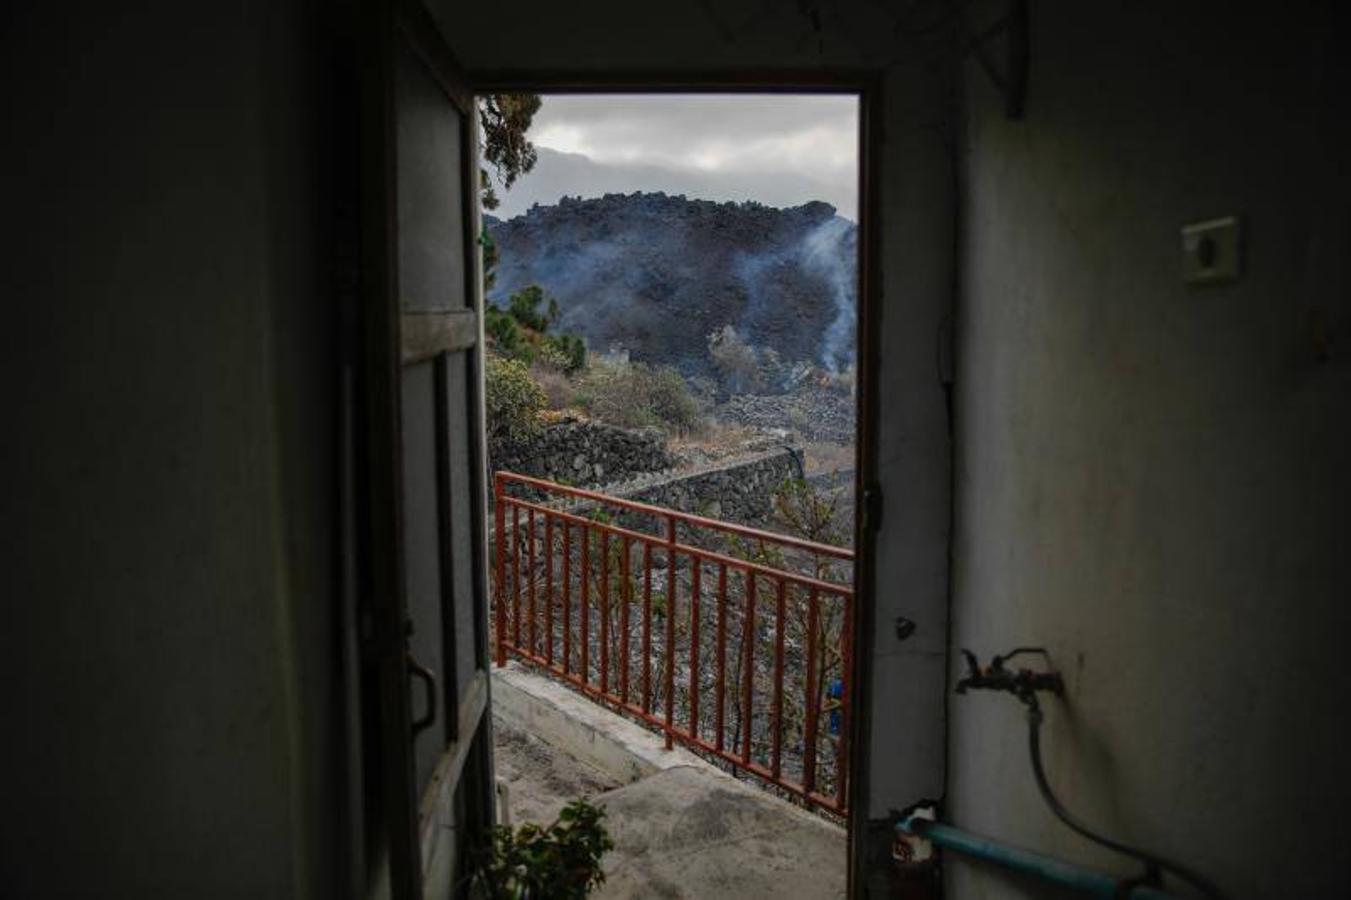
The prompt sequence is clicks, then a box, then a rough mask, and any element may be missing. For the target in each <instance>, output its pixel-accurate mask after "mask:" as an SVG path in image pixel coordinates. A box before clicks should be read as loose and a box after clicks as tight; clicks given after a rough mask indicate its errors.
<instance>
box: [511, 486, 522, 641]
mask: <svg viewBox="0 0 1351 900" xmlns="http://www.w3.org/2000/svg"><path fill="white" fill-rule="evenodd" d="M520 540H521V508H520V507H519V506H517V505H516V504H514V503H513V504H512V506H511V594H512V600H513V603H512V619H511V643H512V646H513V647H515V648H516V649H517V650H519V649H520V648H521V552H520Z"/></svg>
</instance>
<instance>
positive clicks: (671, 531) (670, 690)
mask: <svg viewBox="0 0 1351 900" xmlns="http://www.w3.org/2000/svg"><path fill="white" fill-rule="evenodd" d="M675 548H676V520H675V517H674V516H667V517H666V729H665V730H666V749H667V750H670V749H672V747H673V746H674V743H673V732H674V730H675V599H676V555H675Z"/></svg>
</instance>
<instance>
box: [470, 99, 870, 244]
mask: <svg viewBox="0 0 1351 900" xmlns="http://www.w3.org/2000/svg"><path fill="white" fill-rule="evenodd" d="M530 138H531V140H533V141H534V143H535V146H536V148H538V150H539V162H538V163H536V165H535V168H534V170H533V171H532V172H530V173H529V174H527V175H525V176H524V177H522V178H521V179H520V180H519V181H517V182H516V184H515V185H513V186H512V188H511V190H509V191H502V190H501V189H500V186H499V190H498V196H499V197H500V198H501V199H502V205H501V207H499V208H498V209H497V210H496V211H495V212H494V215H497V216H499V217H501V218H510V217H512V216H515V215H519V214H520V213H522V212H525V211H526V210H527V209H529V208H530V206H531V204H534V203H540V204H551V203H557V202H558V198H559V197H561V196H563V195H565V194H566V195H569V196H579V195H580V196H582V197H595V196H600V195H601V194H605V193H610V192H622V193H631V192H633V191H665V192H666V193H668V194H685V195H686V196H688V197H692V198H699V199H703V200H719V201H723V200H736V201H741V200H758V201H759V202H761V203H765V204H768V205H770V206H796V205H798V204H800V203H806V202H807V201H809V200H824V201H826V202H827V203H830V204H833V205H834V206H835V207H836V208H837V209H838V210H839V213H840V215H842V216H844V217H846V218H848V219H856V218H857V216H858V197H857V194H858V184H857V182H858V100H857V98H855V97H849V96H823V95H808V96H799V95H784V94H778V95H759V96H749V95H735V96H731V95H710V94H704V95H672V94H667V95H646V96H634V95H615V96H611V95H573V96H546V97H545V98H544V105H543V106H542V107H541V108H540V111H539V112H538V113H537V114H536V115H535V121H534V124H533V125H532V126H531V129H530Z"/></svg>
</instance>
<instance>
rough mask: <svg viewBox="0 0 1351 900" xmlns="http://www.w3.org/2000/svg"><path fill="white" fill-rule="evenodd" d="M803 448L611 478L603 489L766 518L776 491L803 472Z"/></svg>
mask: <svg viewBox="0 0 1351 900" xmlns="http://www.w3.org/2000/svg"><path fill="white" fill-rule="evenodd" d="M801 474H802V461H801V457H800V455H799V451H796V450H793V449H792V448H789V447H784V448H782V449H778V450H773V451H769V452H767V453H761V454H758V455H756V456H753V457H750V458H742V459H738V460H734V461H732V462H726V463H723V464H721V465H718V466H714V467H711V468H706V469H701V470H699V471H696V472H665V473H658V474H656V475H649V476H646V477H642V478H636V479H631V480H628V481H624V482H620V483H612V484H608V485H605V486H604V487H601V488H598V490H599V491H600V492H601V493H605V494H609V495H611V496H614V497H620V498H622V499H625V500H634V501H637V502H640V503H649V504H651V505H653V506H662V507H666V508H667V509H674V510H679V511H680V512H688V513H694V514H696V515H701V516H708V517H709V518H712V519H722V520H724V521H727V522H739V523H742V524H762V523H763V522H764V521H765V520H766V519H768V518H769V515H770V513H771V512H772V511H773V508H772V503H773V497H774V492H775V491H776V490H778V488H779V486H780V485H782V484H783V483H784V482H785V481H787V480H788V479H791V478H798V477H801Z"/></svg>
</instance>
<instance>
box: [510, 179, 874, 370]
mask: <svg viewBox="0 0 1351 900" xmlns="http://www.w3.org/2000/svg"><path fill="white" fill-rule="evenodd" d="M487 223H488V231H489V234H490V236H491V237H492V239H493V241H494V242H495V243H496V244H497V246H498V250H499V254H500V262H499V264H498V267H497V271H496V284H495V286H494V289H493V291H492V292H491V295H490V299H492V300H495V301H497V302H499V303H501V302H502V301H503V300H504V299H505V298H506V297H507V296H508V295H509V294H511V293H512V292H514V291H517V290H520V289H521V288H524V287H527V286H529V285H531V284H538V285H540V286H541V287H543V288H544V289H545V291H546V292H548V293H549V294H551V295H552V296H554V297H556V298H557V299H558V303H559V306H560V308H561V313H562V318H561V319H560V321H559V325H558V327H559V330H560V331H574V332H579V333H581V334H583V335H584V336H585V337H586V338H587V341H588V343H589V344H590V346H591V348H592V349H593V350H596V351H599V352H605V351H606V350H609V349H611V348H623V349H626V350H628V351H629V352H630V354H631V355H632V357H633V358H634V359H638V360H643V361H648V362H655V363H665V364H670V365H675V366H677V367H678V368H680V369H681V370H682V371H683V372H685V373H686V374H688V375H694V374H704V373H706V372H707V371H708V366H709V360H708V355H707V338H708V335H709V334H710V333H711V332H713V331H715V330H717V329H719V328H721V327H722V326H724V325H729V324H730V325H733V326H734V327H735V328H736V329H737V330H738V331H739V332H740V333H741V334H742V335H743V336H744V337H745V338H746V339H747V340H748V341H750V342H751V343H752V344H754V345H757V346H761V347H769V348H773V349H774V350H775V351H777V352H778V354H779V355H780V357H781V358H782V359H783V360H784V361H787V362H794V361H799V360H806V361H811V362H815V363H818V364H821V365H823V366H825V367H826V368H829V369H832V370H834V369H837V368H840V367H843V366H847V365H849V364H850V363H852V362H853V358H854V342H855V338H854V334H855V318H856V314H855V307H856V302H857V298H856V294H857V291H856V283H857V282H856V278H855V271H856V254H857V251H856V246H857V229H856V227H855V225H854V224H853V223H852V222H849V221H848V220H846V219H843V218H840V217H839V216H837V215H836V214H835V209H834V207H832V206H830V205H829V204H826V203H807V204H804V205H802V206H797V207H793V208H790V209H774V208H772V207H767V206H761V205H758V204H751V203H747V204H736V203H714V202H711V201H705V200H687V199H686V198H684V197H681V196H667V195H666V194H662V193H653V194H638V193H635V194H628V195H625V194H607V195H606V196H604V197H600V198H597V199H591V200H579V199H571V198H564V199H563V200H562V201H561V202H560V203H559V204H558V205H556V206H536V207H533V208H531V210H530V211H529V212H528V213H527V214H525V215H522V216H517V217H515V218H513V219H509V220H507V221H500V220H497V219H494V218H492V217H487Z"/></svg>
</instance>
